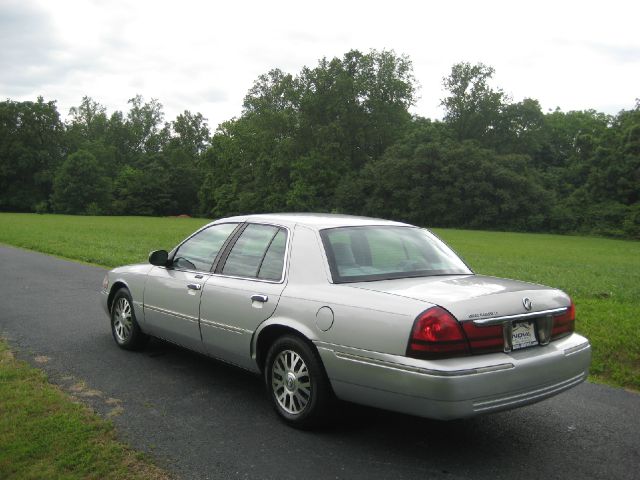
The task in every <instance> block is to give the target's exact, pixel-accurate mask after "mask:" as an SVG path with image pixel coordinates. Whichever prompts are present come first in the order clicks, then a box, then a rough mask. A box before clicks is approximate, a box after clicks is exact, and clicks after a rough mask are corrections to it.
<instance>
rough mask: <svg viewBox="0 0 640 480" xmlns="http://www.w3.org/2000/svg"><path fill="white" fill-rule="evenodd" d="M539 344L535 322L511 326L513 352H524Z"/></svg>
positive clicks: (529, 321)
mask: <svg viewBox="0 0 640 480" xmlns="http://www.w3.org/2000/svg"><path fill="white" fill-rule="evenodd" d="M539 344H540V342H539V341H538V337H537V335H536V322H535V321H534V320H525V321H521V322H514V323H513V325H512V326H511V350H522V349H523V348H529V347H535V346H536V345H539Z"/></svg>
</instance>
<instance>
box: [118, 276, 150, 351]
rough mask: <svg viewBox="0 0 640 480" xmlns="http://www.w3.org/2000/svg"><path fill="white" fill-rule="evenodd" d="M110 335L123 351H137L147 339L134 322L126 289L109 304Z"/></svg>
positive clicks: (134, 318) (131, 303)
mask: <svg viewBox="0 0 640 480" xmlns="http://www.w3.org/2000/svg"><path fill="white" fill-rule="evenodd" d="M111 334H112V335H113V339H114V340H115V342H116V344H117V345H118V346H119V347H120V348H123V349H125V350H139V349H141V348H142V347H144V346H145V345H146V343H147V340H148V339H149V337H148V336H147V335H145V334H144V333H143V332H142V330H140V326H139V325H138V322H137V320H136V314H135V312H134V310H133V300H132V299H131V294H130V293H129V290H127V289H126V288H121V289H120V290H118V291H117V292H116V294H115V295H114V297H113V303H112V304H111Z"/></svg>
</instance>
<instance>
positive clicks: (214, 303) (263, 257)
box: [200, 223, 289, 368]
mask: <svg viewBox="0 0 640 480" xmlns="http://www.w3.org/2000/svg"><path fill="white" fill-rule="evenodd" d="M288 237H289V233H288V231H287V230H286V229H285V228H283V227H279V226H275V225H266V224H257V223H250V224H247V225H246V226H244V229H243V230H242V233H241V234H240V235H239V237H238V238H237V240H236V241H235V243H234V244H233V246H232V247H229V248H228V251H227V252H225V254H224V255H223V257H222V258H221V259H220V261H219V264H218V266H217V267H216V271H215V274H214V275H212V276H211V277H209V279H208V280H207V282H206V283H205V285H204V287H203V291H202V299H201V305H200V328H201V331H202V341H203V343H204V346H205V348H206V351H207V353H208V354H209V355H211V356H214V357H218V358H221V359H223V360H226V361H228V362H231V363H235V364H237V365H240V366H243V367H245V368H255V364H252V360H251V352H250V350H251V338H252V336H253V332H254V331H255V330H256V328H257V327H258V325H260V323H262V322H263V321H264V320H266V319H267V318H269V317H270V316H271V315H272V314H273V312H274V311H275V308H276V306H277V305H278V300H279V299H280V294H281V293H282V290H283V289H284V286H285V268H284V267H285V260H286V252H287V244H288Z"/></svg>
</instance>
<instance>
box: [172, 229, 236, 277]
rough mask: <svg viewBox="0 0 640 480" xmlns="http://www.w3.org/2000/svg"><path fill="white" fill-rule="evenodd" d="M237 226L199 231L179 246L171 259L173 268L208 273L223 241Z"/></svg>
mask: <svg viewBox="0 0 640 480" xmlns="http://www.w3.org/2000/svg"><path fill="white" fill-rule="evenodd" d="M237 226H238V224H237V223H221V224H219V225H213V226H211V227H209V228H206V229H204V230H201V231H199V232H198V233H196V234H195V235H194V236H192V237H191V238H189V239H188V240H187V241H186V242H184V243H183V244H182V245H180V247H179V248H178V251H177V252H176V254H175V256H174V257H173V266H174V267H176V268H184V269H187V270H197V271H201V272H208V271H209V270H210V269H211V265H212V264H213V261H214V260H215V258H216V255H218V252H219V251H220V249H221V248H222V245H223V244H224V242H225V240H226V239H227V238H229V235H231V233H232V232H233V231H234V230H235V229H236V227H237Z"/></svg>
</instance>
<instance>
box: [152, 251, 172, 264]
mask: <svg viewBox="0 0 640 480" xmlns="http://www.w3.org/2000/svg"><path fill="white" fill-rule="evenodd" d="M168 260H169V253H168V252H167V251H166V250H155V251H153V252H151V253H150V254H149V263H150V264H151V265H155V266H156V267H166V266H167V261H168Z"/></svg>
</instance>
